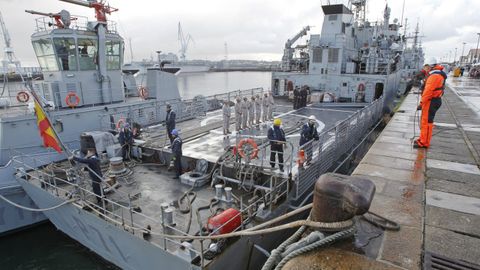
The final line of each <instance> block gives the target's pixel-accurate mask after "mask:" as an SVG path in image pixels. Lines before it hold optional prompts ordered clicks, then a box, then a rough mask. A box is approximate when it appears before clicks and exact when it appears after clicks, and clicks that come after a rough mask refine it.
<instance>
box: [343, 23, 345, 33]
mask: <svg viewBox="0 0 480 270" xmlns="http://www.w3.org/2000/svg"><path fill="white" fill-rule="evenodd" d="M342 33H344V34H345V23H342Z"/></svg>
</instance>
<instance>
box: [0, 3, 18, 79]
mask: <svg viewBox="0 0 480 270" xmlns="http://www.w3.org/2000/svg"><path fill="white" fill-rule="evenodd" d="M0 28H1V29H2V34H3V41H4V44H5V49H4V55H3V59H2V67H3V74H4V79H5V78H7V77H8V76H6V75H7V74H8V72H9V66H14V68H15V73H18V74H20V77H21V79H22V82H23V76H22V66H21V64H20V61H19V60H18V59H17V57H16V56H15V52H14V50H13V46H12V39H11V38H10V34H9V33H8V29H7V26H6V25H5V21H4V20H3V15H2V13H1V12H0Z"/></svg>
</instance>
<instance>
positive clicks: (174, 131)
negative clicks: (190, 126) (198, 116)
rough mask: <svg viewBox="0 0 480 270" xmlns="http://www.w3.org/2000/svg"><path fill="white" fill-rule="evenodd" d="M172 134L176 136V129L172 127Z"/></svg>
mask: <svg viewBox="0 0 480 270" xmlns="http://www.w3.org/2000/svg"><path fill="white" fill-rule="evenodd" d="M172 135H173V136H178V130H177V129H175V128H174V129H173V130H172Z"/></svg>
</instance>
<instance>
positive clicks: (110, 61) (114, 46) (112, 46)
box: [105, 40, 121, 70]
mask: <svg viewBox="0 0 480 270" xmlns="http://www.w3.org/2000/svg"><path fill="white" fill-rule="evenodd" d="M105 52H106V56H107V69H108V70H117V69H120V64H121V61H120V53H121V51H120V41H113V40H107V42H106V43H105Z"/></svg>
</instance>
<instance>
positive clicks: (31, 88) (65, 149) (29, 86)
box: [25, 82, 73, 157]
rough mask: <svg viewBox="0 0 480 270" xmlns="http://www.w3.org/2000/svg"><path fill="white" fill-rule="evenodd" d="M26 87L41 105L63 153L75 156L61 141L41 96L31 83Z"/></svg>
mask: <svg viewBox="0 0 480 270" xmlns="http://www.w3.org/2000/svg"><path fill="white" fill-rule="evenodd" d="M25 85H26V86H27V87H28V88H29V90H30V93H32V96H33V98H34V99H35V101H36V102H37V103H38V105H40V110H41V111H42V112H43V115H45V118H46V119H47V121H48V123H49V126H50V128H51V129H52V131H53V134H54V135H55V137H56V138H57V140H58V142H59V144H60V147H61V148H62V149H63V151H64V152H65V155H66V156H67V157H70V156H71V155H73V153H72V151H70V150H69V149H68V148H67V147H66V146H65V144H64V143H63V142H62V139H60V136H58V133H57V131H56V130H55V128H54V127H53V125H52V121H50V118H49V117H48V114H47V112H46V111H45V110H44V108H43V104H42V103H41V102H40V98H39V96H38V95H37V93H36V92H35V90H34V89H33V87H32V84H31V82H28V83H25Z"/></svg>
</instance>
